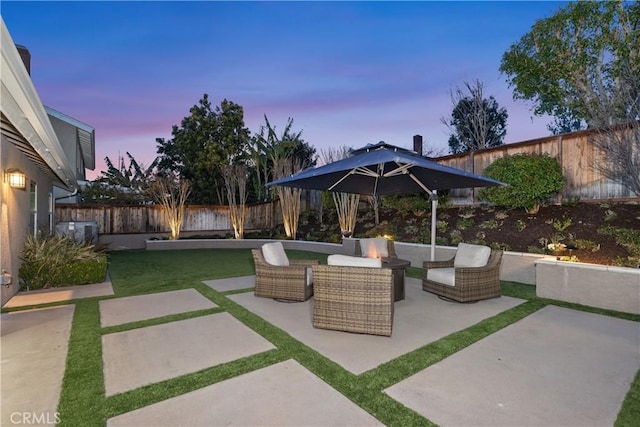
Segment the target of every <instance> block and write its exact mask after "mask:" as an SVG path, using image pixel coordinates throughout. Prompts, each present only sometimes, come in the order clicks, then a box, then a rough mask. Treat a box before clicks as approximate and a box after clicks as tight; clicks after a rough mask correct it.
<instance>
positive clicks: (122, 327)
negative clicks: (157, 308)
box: [101, 307, 224, 335]
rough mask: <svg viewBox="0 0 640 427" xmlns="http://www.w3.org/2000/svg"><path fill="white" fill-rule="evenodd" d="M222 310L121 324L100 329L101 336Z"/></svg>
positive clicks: (216, 311)
mask: <svg viewBox="0 0 640 427" xmlns="http://www.w3.org/2000/svg"><path fill="white" fill-rule="evenodd" d="M223 311H224V310H223V309H221V308H219V307H215V308H206V309H204V310H196V311H189V312H186V313H178V314H171V315H168V316H163V317H156V318H154V319H147V320H139V321H136V322H130V323H123V324H122V325H114V326H107V327H104V328H102V331H101V333H102V335H107V334H113V333H116V332H124V331H130V330H132V329H139V328H146V327H147V326H155V325H162V324H164V323H170V322H176V321H178V320H185V319H192V318H195V317H201V316H207V315H209V314H216V313H221V312H223Z"/></svg>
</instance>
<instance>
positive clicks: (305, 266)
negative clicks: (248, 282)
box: [251, 248, 318, 301]
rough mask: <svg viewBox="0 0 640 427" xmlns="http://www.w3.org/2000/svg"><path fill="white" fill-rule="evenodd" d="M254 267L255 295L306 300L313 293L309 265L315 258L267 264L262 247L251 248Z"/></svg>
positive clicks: (313, 262)
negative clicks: (285, 263) (281, 263)
mask: <svg viewBox="0 0 640 427" xmlns="http://www.w3.org/2000/svg"><path fill="white" fill-rule="evenodd" d="M251 253H252V254H253V261H254V263H255V268H256V287H255V291H254V294H255V296H257V297H265V298H276V299H283V300H290V301H306V300H308V299H309V298H311V296H312V295H313V279H312V275H311V270H310V268H311V266H313V265H317V264H318V261H317V260H296V259H292V260H288V264H289V265H272V264H269V263H268V262H267V261H266V260H265V258H264V254H263V252H262V249H261V248H259V249H252V250H251Z"/></svg>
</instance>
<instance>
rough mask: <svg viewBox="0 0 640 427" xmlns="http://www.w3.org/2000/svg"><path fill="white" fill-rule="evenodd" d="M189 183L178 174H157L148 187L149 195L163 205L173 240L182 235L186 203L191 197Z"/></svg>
mask: <svg viewBox="0 0 640 427" xmlns="http://www.w3.org/2000/svg"><path fill="white" fill-rule="evenodd" d="M189 192H190V189H189V183H188V182H187V181H185V180H183V179H179V178H178V177H177V176H176V175H164V176H156V177H155V179H154V180H153V181H151V183H150V184H149V187H148V188H147V193H148V194H149V197H151V199H153V200H154V201H155V202H156V203H157V204H159V205H160V206H162V209H163V210H164V213H165V215H166V216H167V222H168V223H169V229H170V230H171V240H177V239H178V237H180V229H181V228H182V222H183V219H184V205H185V203H186V201H187V198H188V197H189Z"/></svg>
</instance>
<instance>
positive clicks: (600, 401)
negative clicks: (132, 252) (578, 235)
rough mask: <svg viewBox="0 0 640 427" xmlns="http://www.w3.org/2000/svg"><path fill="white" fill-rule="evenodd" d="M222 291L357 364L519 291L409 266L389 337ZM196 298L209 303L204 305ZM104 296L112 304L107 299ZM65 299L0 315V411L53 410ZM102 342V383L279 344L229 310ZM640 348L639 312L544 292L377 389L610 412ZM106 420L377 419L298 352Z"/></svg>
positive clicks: (472, 418)
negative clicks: (465, 342) (459, 281)
mask: <svg viewBox="0 0 640 427" xmlns="http://www.w3.org/2000/svg"><path fill="white" fill-rule="evenodd" d="M253 280H254V279H253V276H247V277H244V278H237V279H223V280H222V281H220V282H218V283H216V282H214V281H207V285H208V286H211V287H212V288H213V289H217V290H221V291H225V290H232V289H244V288H247V287H251V286H253ZM109 285H110V284H109ZM56 291H57V292H58V294H59V295H60V294H61V293H60V291H62V290H53V291H49V292H39V293H36V294H35V295H38V294H40V295H41V296H42V298H50V294H54V293H55V292H56ZM188 291H189V292H183V291H176V292H178V293H177V294H176V293H174V292H164V293H159V294H153V295H144V296H140V297H144V298H138V297H127V298H117V299H110V300H103V301H101V302H100V310H101V313H102V312H103V310H104V311H105V312H110V314H109V316H110V319H111V320H109V321H107V322H106V325H110V324H116V323H109V322H113V320H114V319H120V323H128V322H131V321H135V320H142V319H146V318H154V317H160V316H165V315H168V314H175V313H177V312H187V311H193V310H197V309H201V308H210V307H215V304H213V303H210V301H208V300H207V299H206V298H204V297H203V296H202V295H200V294H199V293H198V292H197V291H195V290H193V289H192V290H188ZM193 292H195V293H193ZM74 298H77V297H74ZM229 298H230V299H232V300H234V301H236V302H238V303H240V304H241V305H243V306H245V307H246V308H248V309H249V310H250V311H252V312H254V313H255V314H257V315H259V316H261V317H263V318H264V319H265V320H267V321H269V322H271V323H273V324H275V325H276V326H278V327H280V328H282V329H284V330H285V331H286V332H288V333H290V334H291V335H292V336H294V337H295V338H296V339H298V340H300V341H302V342H303V343H304V344H306V345H309V346H310V347H312V348H314V349H316V350H317V351H319V352H320V353H322V354H324V355H325V356H327V357H329V358H330V359H332V360H334V361H336V362H338V363H339V364H341V365H342V366H343V367H345V368H346V369H348V370H350V371H352V372H355V373H360V372H364V371H366V370H368V369H371V368H373V367H375V366H377V365H379V364H380V363H384V362H385V361H387V360H390V359H393V358H395V357H397V356H399V355H401V354H405V353H407V352H408V351H411V350H412V349H414V348H417V347H420V346H422V345H424V344H427V343H429V342H433V341H435V340H437V339H439V338H441V337H443V336H445V335H448V334H449V333H451V332H454V331H457V330H460V329H463V328H466V327H468V326H470V325H472V324H474V323H477V322H478V321H480V320H482V319H484V318H487V317H489V316H493V315H495V314H497V313H499V312H502V311H504V310H507V309H508V308H510V307H514V306H516V305H518V304H520V303H522V301H521V300H518V299H514V298H508V297H502V298H498V299H492V300H487V301H482V302H479V303H477V304H471V305H466V304H455V303H447V302H445V301H442V300H439V299H437V298H436V297H435V296H433V295H431V294H428V293H426V292H423V291H422V290H421V287H420V282H419V281H418V280H415V279H409V278H408V279H407V290H406V299H405V300H404V301H399V302H397V303H396V305H395V309H396V311H395V322H394V331H393V335H392V337H391V338H386V337H375V336H367V335H360V334H350V333H345V332H337V331H325V330H317V329H314V328H313V327H312V326H311V314H312V307H313V306H312V300H311V301H307V302H305V303H295V304H283V303H279V302H275V301H273V300H270V299H266V298H256V297H254V295H253V293H243V294H238V295H232V296H230V297H229ZM203 300H204V301H205V302H206V303H210V304H204V307H201V306H200V305H199V304H202V303H203ZM42 302H48V301H41V300H38V299H37V298H36V299H33V300H30V301H29V304H39V303H42ZM107 302H110V303H111V304H113V305H111V304H104V305H103V303H107ZM211 304H213V305H211ZM166 306H168V307H166ZM73 312H74V306H73V305H67V306H60V307H54V308H46V309H38V310H29V311H21V312H15V313H6V314H2V315H1V316H2V317H1V329H2V354H1V363H0V367H1V369H2V375H1V386H2V407H1V409H2V417H1V418H0V421H1V425H3V426H4V425H15V424H22V425H24V424H27V422H26V420H25V418H24V417H29V418H28V424H29V425H37V424H38V423H37V422H34V418H35V417H38V420H39V422H40V424H41V425H51V424H53V423H55V422H56V421H58V419H57V414H56V412H55V411H56V408H57V405H58V401H59V396H60V390H61V385H62V378H63V375H64V368H65V361H66V355H67V348H68V340H69V336H70V329H71V324H72V320H73ZM131 312H133V314H131ZM109 316H106V317H105V318H109ZM128 316H132V317H128ZM131 319H133V320H131ZM103 326H105V325H103ZM102 346H103V362H104V375H105V389H106V394H107V396H110V395H113V394H117V393H121V392H123V391H127V390H131V389H133V388H137V387H140V386H142V385H145V384H150V383H154V382H158V381H162V380H165V379H169V378H174V377H177V376H180V375H183V374H186V373H191V372H196V371H198V370H201V369H204V368H207V367H211V366H215V365H218V364H220V363H225V362H227V361H231V360H235V359H237V358H240V357H245V356H248V355H251V354H256V353H259V352H262V351H268V350H269V349H273V348H274V346H273V345H272V344H271V343H269V342H268V341H267V340H265V339H264V338H262V337H261V336H260V335H258V334H257V333H255V332H254V331H252V330H251V329H249V328H248V327H246V326H245V325H244V324H242V323H241V322H240V321H238V320H236V319H235V318H234V317H233V316H231V315H230V314H228V313H218V314H213V315H209V316H201V317H198V318H192V319H186V320H182V321H176V322H170V323H165V324H161V325H155V326H151V327H145V328H138V329H134V330H129V331H125V332H119V333H113V334H108V335H104V336H103V337H102ZM639 348H640V323H638V322H632V321H626V320H622V319H616V318H611V317H607V316H601V315H596V314H592V313H586V312H580V311H575V310H569V309H564V308H559V307H555V306H548V307H546V308H544V309H542V310H540V311H538V312H536V313H534V314H532V315H530V316H528V317H527V318H525V319H523V320H521V321H519V322H517V323H515V324H513V325H510V326H508V327H507V328H505V329H502V330H500V331H498V332H496V333H494V334H492V335H490V336H489V337H487V338H485V339H483V340H481V341H479V342H477V343H475V344H473V345H471V346H469V347H468V348H466V349H464V350H462V351H460V352H458V353H456V354H454V355H452V356H450V357H448V358H447V359H445V360H443V361H441V362H439V363H437V364H435V365H433V366H431V367H429V368H427V369H425V370H423V371H421V372H419V373H417V374H415V375H413V376H411V377H409V378H407V379H406V380H404V381H401V382H399V383H398V384H395V385H394V386H392V387H390V388H388V389H387V390H385V392H386V393H387V394H389V395H390V396H391V397H393V398H394V399H396V400H398V401H400V402H401V403H403V404H404V405H406V406H408V407H410V408H412V409H414V410H415V411H416V412H418V413H420V414H422V415H423V416H425V417H426V418H428V419H430V420H432V421H434V422H436V423H438V424H439V425H443V426H447V425H460V426H465V425H473V426H476V425H495V426H500V425H546V426H558V425H562V426H578V425H580V426H583V425H584V426H592V425H593V426H600V425H612V424H613V423H614V421H615V418H616V416H617V413H618V412H619V410H620V406H621V404H622V400H623V398H624V396H625V394H626V393H627V391H628V390H629V386H630V384H631V381H632V380H633V378H634V376H635V374H636V373H637V371H638V369H639V368H640V351H638V349H639ZM238 402H242V403H241V404H238ZM282 408H286V410H283V409H282ZM248 409H249V410H248ZM15 414H17V415H15ZM16 416H17V417H21V418H20V419H18V418H16ZM7 417H8V418H7ZM12 417H13V418H12ZM107 424H108V425H109V426H119V425H185V426H187V425H256V426H258V425H265V426H266V425H379V423H378V421H377V420H375V419H374V418H373V417H372V416H370V415H369V414H367V413H366V412H365V411H363V410H362V409H361V408H359V407H358V406H357V405H355V404H354V403H352V402H350V401H349V400H348V399H346V398H345V397H344V396H342V395H341V394H340V393H338V392H337V391H336V390H334V389H333V388H331V387H330V386H329V385H327V384H326V383H324V382H323V381H322V380H320V379H319V378H317V377H316V376H315V375H313V374H312V373H311V372H309V371H308V370H307V369H305V368H304V367H302V366H301V365H299V364H298V363H297V362H295V361H293V360H288V361H285V362H282V363H278V364H276V365H273V366H269V367H266V368H263V369H260V370H257V371H254V372H250V373H247V374H244V375H241V376H238V377H236V378H232V379H229V380H227V381H223V382H221V383H218V384H213V385H211V386H209V387H205V388H202V389H199V390H194V391H192V392H190V393H187V394H185V395H182V396H177V397H175V398H172V399H168V400H166V401H163V402H158V403H156V404H153V405H150V406H148V407H144V408H140V409H138V410H135V411H132V412H129V413H126V414H122V415H120V416H117V417H114V418H112V419H110V420H108V423H107Z"/></svg>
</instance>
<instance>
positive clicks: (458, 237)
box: [450, 230, 464, 245]
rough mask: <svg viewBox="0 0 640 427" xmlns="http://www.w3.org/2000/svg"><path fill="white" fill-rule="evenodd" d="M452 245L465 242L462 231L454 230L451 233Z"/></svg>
mask: <svg viewBox="0 0 640 427" xmlns="http://www.w3.org/2000/svg"><path fill="white" fill-rule="evenodd" d="M450 237H451V244H452V245H457V244H458V243H460V242H462V241H463V240H464V238H463V237H462V231H460V230H453V231H452V232H451V235H450Z"/></svg>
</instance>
